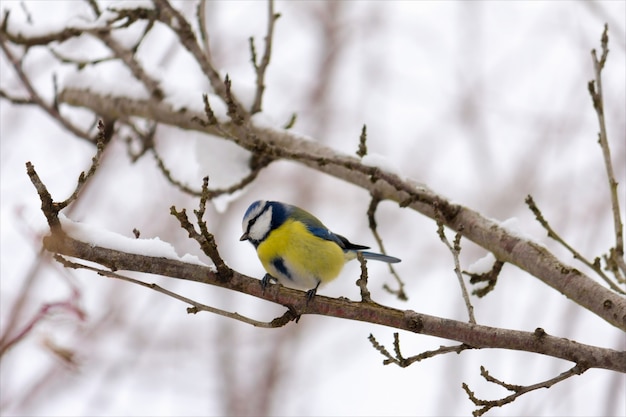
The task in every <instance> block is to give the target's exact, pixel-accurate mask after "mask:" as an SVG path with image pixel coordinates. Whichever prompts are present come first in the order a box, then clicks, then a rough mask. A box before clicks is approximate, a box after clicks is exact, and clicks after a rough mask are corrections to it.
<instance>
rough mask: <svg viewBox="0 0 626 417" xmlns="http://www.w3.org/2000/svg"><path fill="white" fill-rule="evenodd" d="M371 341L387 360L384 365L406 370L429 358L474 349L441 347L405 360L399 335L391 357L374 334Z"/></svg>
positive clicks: (395, 335)
mask: <svg viewBox="0 0 626 417" xmlns="http://www.w3.org/2000/svg"><path fill="white" fill-rule="evenodd" d="M368 339H369V341H370V343H371V344H372V346H374V349H376V350H377V351H379V352H380V353H381V354H382V355H383V356H385V357H386V358H387V359H385V360H384V361H383V365H389V364H392V363H393V364H396V365H398V366H399V367H401V368H406V367H407V366H410V365H412V364H413V363H415V362H419V361H423V360H425V359H428V358H432V357H434V356H438V355H445V354H446V353H457V354H458V353H461V352H462V351H464V350H468V349H474V348H473V347H471V346H469V345H466V344H465V343H462V344H460V345H454V346H440V347H439V349H435V350H427V351H424V352H422V353H420V354H419V355H415V356H411V357H409V358H405V357H404V356H403V355H402V352H401V351H400V335H399V334H398V333H394V334H393V350H394V353H395V355H391V354H390V353H389V351H387V349H386V348H385V347H384V346H382V345H381V344H380V343H378V341H377V340H376V339H375V338H374V336H373V335H372V334H370V335H369V338H368Z"/></svg>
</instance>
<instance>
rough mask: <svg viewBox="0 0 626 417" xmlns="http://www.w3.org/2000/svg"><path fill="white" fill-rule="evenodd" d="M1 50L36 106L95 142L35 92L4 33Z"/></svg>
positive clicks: (0, 37) (68, 128)
mask: <svg viewBox="0 0 626 417" xmlns="http://www.w3.org/2000/svg"><path fill="white" fill-rule="evenodd" d="M5 16H8V14H7V15H5ZM73 36H77V35H76V34H74V35H73ZM53 40H57V39H53ZM12 42H13V41H12ZM50 42H52V40H50ZM0 48H2V51H3V52H4V54H5V55H6V57H7V58H8V59H9V62H11V65H12V66H13V68H14V69H15V72H16V73H17V76H18V77H19V78H20V81H21V82H22V85H23V86H24V88H26V91H28V95H29V99H30V100H31V101H32V102H33V103H34V104H36V105H37V106H39V107H40V108H41V109H43V110H44V111H45V112H46V113H48V114H49V115H50V116H51V117H52V118H53V119H54V120H57V121H58V122H59V123H60V124H61V125H62V126H63V127H64V128H66V129H67V130H69V131H70V132H72V133H73V134H74V135H75V136H76V137H79V138H81V139H85V140H87V141H89V142H93V138H92V137H91V135H89V133H88V132H85V131H83V130H82V129H80V128H79V127H77V126H75V125H74V124H72V123H71V122H70V121H69V120H68V119H66V118H65V117H64V116H63V115H62V114H61V113H60V112H59V111H58V110H57V109H55V107H54V106H53V105H51V104H48V103H46V101H45V100H44V99H43V97H41V95H39V93H37V91H36V90H35V88H34V87H33V85H32V83H31V80H30V78H29V76H28V75H26V72H25V71H24V69H23V68H22V63H21V60H20V59H18V58H17V57H16V56H15V55H14V54H13V53H12V52H11V48H9V47H8V45H7V33H6V32H3V31H0Z"/></svg>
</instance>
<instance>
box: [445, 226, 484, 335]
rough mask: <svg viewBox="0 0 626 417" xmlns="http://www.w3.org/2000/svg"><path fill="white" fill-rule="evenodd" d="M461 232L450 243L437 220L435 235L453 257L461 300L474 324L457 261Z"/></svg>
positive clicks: (472, 307)
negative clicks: (461, 295)
mask: <svg viewBox="0 0 626 417" xmlns="http://www.w3.org/2000/svg"><path fill="white" fill-rule="evenodd" d="M461 232H462V230H459V231H458V232H457V233H456V235H455V236H454V243H453V244H451V243H450V241H449V240H448V238H447V237H446V233H445V231H444V228H443V223H442V222H441V220H437V235H438V236H439V239H441V241H442V242H443V243H444V245H446V247H447V248H448V249H450V253H452V258H453V259H454V273H455V274H456V277H457V278H458V280H459V285H460V287H461V293H462V294H463V300H464V301H465V307H466V308H467V314H468V316H469V322H470V323H472V324H476V319H475V318H474V306H472V303H471V301H470V298H469V294H468V292H467V287H466V286H465V281H464V280H463V273H462V272H461V265H460V262H459V254H460V253H461V236H462V235H461Z"/></svg>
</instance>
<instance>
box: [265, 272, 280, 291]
mask: <svg viewBox="0 0 626 417" xmlns="http://www.w3.org/2000/svg"><path fill="white" fill-rule="evenodd" d="M271 282H274V283H276V282H278V280H277V279H276V278H274V277H273V276H271V275H270V274H265V276H264V277H263V279H262V280H261V288H263V291H265V289H266V288H267V286H268V285H269V284H270V283H271Z"/></svg>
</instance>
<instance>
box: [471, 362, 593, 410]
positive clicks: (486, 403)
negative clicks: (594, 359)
mask: <svg viewBox="0 0 626 417" xmlns="http://www.w3.org/2000/svg"><path fill="white" fill-rule="evenodd" d="M587 369H589V368H587V367H585V366H582V365H580V364H576V365H575V366H574V367H572V368H571V369H569V370H567V371H565V372H563V373H561V374H560V375H557V376H555V377H554V378H550V379H548V380H545V381H542V382H538V383H536V384H533V385H527V386H523V385H511V384H507V383H506V382H504V381H501V380H499V379H497V378H494V377H493V376H491V375H490V374H489V372H488V371H487V370H486V369H485V367H483V366H481V367H480V374H481V376H482V377H483V378H485V380H487V381H488V382H491V383H494V384H496V385H500V386H501V387H503V388H506V389H507V390H509V391H513V394H511V395H509V396H507V397H504V398H501V399H499V400H481V399H479V398H477V397H476V395H475V394H474V393H473V392H472V390H470V389H469V387H468V385H467V384H466V383H463V384H462V385H461V386H462V387H463V389H464V390H465V392H466V393H467V395H468V397H469V399H470V400H471V401H472V402H473V403H474V404H475V405H476V406H478V407H481V408H478V409H476V410H474V411H473V412H472V415H474V417H479V416H482V415H483V414H485V413H486V412H487V411H489V410H491V409H492V408H494V407H501V406H503V405H505V404H509V403H512V402H513V401H515V400H516V399H517V398H519V397H520V396H522V395H524V394H527V393H529V392H531V391H535V390H537V389H539V388H550V387H551V386H553V385H554V384H557V383H559V382H561V381H564V380H566V379H567V378H570V377H572V376H574V375H580V374H582V373H583V372H585V371H586V370H587Z"/></svg>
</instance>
